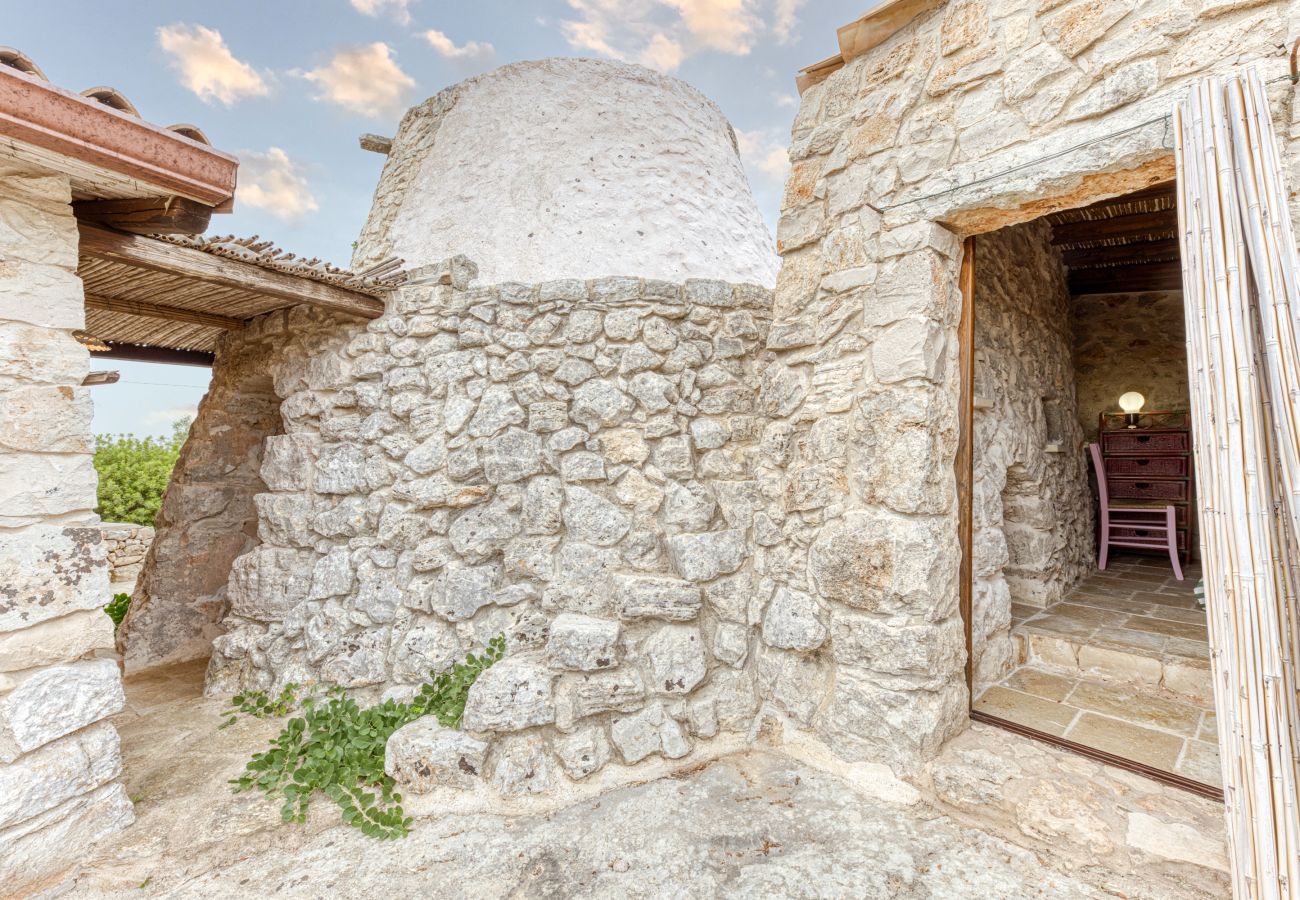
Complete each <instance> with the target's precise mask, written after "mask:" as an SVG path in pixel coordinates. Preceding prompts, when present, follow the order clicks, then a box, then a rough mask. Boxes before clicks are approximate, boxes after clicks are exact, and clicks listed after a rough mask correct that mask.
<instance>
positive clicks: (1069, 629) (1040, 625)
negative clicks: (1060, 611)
mask: <svg viewBox="0 0 1300 900" xmlns="http://www.w3.org/2000/svg"><path fill="white" fill-rule="evenodd" d="M1053 608H1055V607H1053ZM1021 627H1022V628H1025V629H1029V630H1032V631H1039V632H1045V633H1048V634H1055V635H1060V636H1062V637H1072V638H1087V637H1091V636H1092V633H1093V632H1094V631H1096V630H1097V626H1096V625H1094V624H1092V623H1090V622H1083V621H1080V620H1079V619H1076V618H1074V617H1073V616H1058V615H1054V614H1052V613H1050V612H1048V613H1043V614H1041V615H1037V616H1034V617H1033V618H1032V619H1026V620H1025V623H1024V625H1022V626H1021Z"/></svg>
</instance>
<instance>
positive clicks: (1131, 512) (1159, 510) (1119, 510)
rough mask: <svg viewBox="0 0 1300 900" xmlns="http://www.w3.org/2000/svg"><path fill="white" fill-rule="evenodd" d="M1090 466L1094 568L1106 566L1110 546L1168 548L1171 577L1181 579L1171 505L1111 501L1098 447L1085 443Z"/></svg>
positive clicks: (1152, 501)
mask: <svg viewBox="0 0 1300 900" xmlns="http://www.w3.org/2000/svg"><path fill="white" fill-rule="evenodd" d="M1088 453H1089V454H1090V455H1091V456H1092V467H1093V469H1095V470H1096V472H1097V496H1098V498H1099V499H1100V501H1101V540H1100V543H1101V552H1100V554H1099V555H1098V559H1097V568H1099V569H1105V568H1106V559H1107V557H1109V556H1110V548H1111V547H1134V548H1137V549H1141V550H1168V551H1169V561H1170V562H1171V563H1173V565H1174V577H1175V578H1177V579H1178V580H1179V581H1182V580H1183V567H1182V566H1180V565H1179V564H1178V530H1177V528H1176V527H1175V525H1174V508H1173V506H1171V505H1169V504H1167V503H1161V502H1160V501H1159V500H1151V501H1143V500H1121V501H1119V502H1118V503H1111V502H1110V496H1109V492H1108V490H1107V488H1106V466H1105V464H1104V463H1103V462H1102V459H1101V447H1099V446H1098V445H1097V444H1089V445H1088Z"/></svg>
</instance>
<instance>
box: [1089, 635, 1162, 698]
mask: <svg viewBox="0 0 1300 900" xmlns="http://www.w3.org/2000/svg"><path fill="white" fill-rule="evenodd" d="M1079 668H1080V669H1083V670H1084V671H1085V672H1094V673H1096V674H1099V675H1104V676H1106V677H1109V678H1118V679H1120V680H1122V681H1132V682H1138V683H1140V684H1147V685H1151V686H1153V687H1154V686H1157V685H1159V684H1160V679H1161V677H1162V674H1163V672H1162V666H1161V664H1160V660H1159V659H1156V658H1153V657H1151V656H1146V655H1142V654H1138V653H1132V652H1129V651H1125V650H1117V649H1114V648H1111V647H1101V646H1097V645H1094V644H1083V645H1081V646H1080V647H1079Z"/></svg>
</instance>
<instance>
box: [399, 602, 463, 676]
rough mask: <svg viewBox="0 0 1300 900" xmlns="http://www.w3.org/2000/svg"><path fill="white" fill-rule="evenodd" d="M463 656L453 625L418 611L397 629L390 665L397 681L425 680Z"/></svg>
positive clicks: (449, 666) (445, 669) (446, 668)
mask: <svg viewBox="0 0 1300 900" xmlns="http://www.w3.org/2000/svg"><path fill="white" fill-rule="evenodd" d="M463 656H464V653H463V652H462V647H461V642H460V639H459V638H458V637H457V636H456V630H455V628H454V627H452V626H451V625H448V624H447V623H445V622H441V621H439V620H437V619H434V618H431V617H428V616H420V615H416V616H412V617H411V619H410V621H409V622H407V623H405V624H404V625H403V626H402V627H401V629H400V630H398V631H395V632H394V635H393V643H392V647H391V648H390V649H389V662H388V666H389V671H390V672H391V673H392V677H393V680H394V681H403V682H423V681H427V680H429V679H431V678H432V677H433V676H434V675H436V674H438V673H440V672H445V671H447V670H448V669H450V668H451V666H452V664H453V663H456V662H459V661H460V660H461V658H462V657H463Z"/></svg>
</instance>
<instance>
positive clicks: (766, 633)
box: [763, 586, 826, 650]
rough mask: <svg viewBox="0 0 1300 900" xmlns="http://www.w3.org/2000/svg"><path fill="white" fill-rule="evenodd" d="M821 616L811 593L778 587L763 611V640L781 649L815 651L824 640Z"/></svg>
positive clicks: (824, 633)
mask: <svg viewBox="0 0 1300 900" xmlns="http://www.w3.org/2000/svg"><path fill="white" fill-rule="evenodd" d="M822 615H823V614H822V610H821V607H820V606H818V605H817V601H816V600H814V599H813V598H812V596H811V595H809V594H807V593H805V592H803V591H796V590H792V589H790V588H787V587H784V586H783V587H780V588H777V591H776V596H774V597H773V598H772V601H771V602H770V603H769V604H768V605H767V611H766V612H765V613H764V614H763V642H764V643H766V644H767V645H768V646H770V647H778V648H781V649H783V650H816V649H817V648H818V647H820V646H821V645H822V644H823V643H824V642H825V641H826V626H825V625H823V624H822V621H821V619H822Z"/></svg>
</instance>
